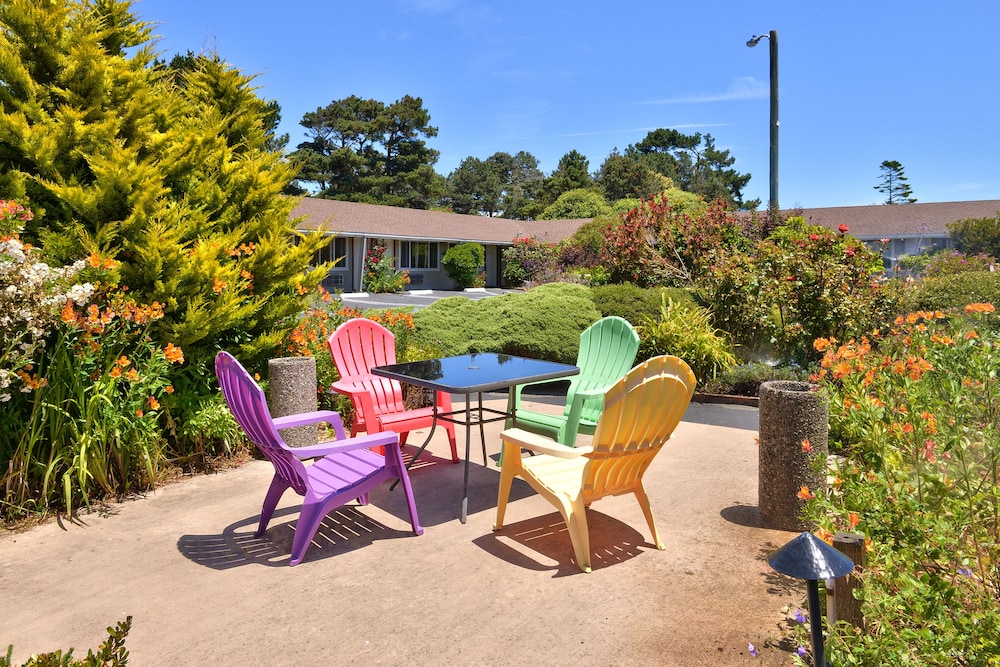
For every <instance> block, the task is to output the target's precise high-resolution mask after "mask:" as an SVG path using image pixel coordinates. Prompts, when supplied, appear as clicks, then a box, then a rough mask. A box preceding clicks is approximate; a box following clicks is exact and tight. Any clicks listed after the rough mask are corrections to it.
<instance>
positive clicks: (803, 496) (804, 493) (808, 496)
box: [795, 484, 816, 500]
mask: <svg viewBox="0 0 1000 667" xmlns="http://www.w3.org/2000/svg"><path fill="white" fill-rule="evenodd" d="M795 495H797V496H798V498H799V500H812V499H813V498H815V497H816V494H814V493H813V492H812V491H810V490H809V487H808V486H805V485H804V484H803V485H802V488H801V489H799V492H798V493H797V494H795Z"/></svg>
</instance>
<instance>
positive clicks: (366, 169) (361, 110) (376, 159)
mask: <svg viewBox="0 0 1000 667" xmlns="http://www.w3.org/2000/svg"><path fill="white" fill-rule="evenodd" d="M430 120H431V116H430V114H429V113H428V112H427V110H426V109H424V106H423V100H421V99H420V98H419V97H411V96H409V95H405V96H403V98H402V99H399V100H396V101H395V102H393V103H391V104H385V103H383V102H379V101H378V100H374V99H367V100H365V99H361V98H360V97H358V96H356V95H351V96H350V97H346V98H344V99H342V100H334V101H333V102H331V103H330V104H328V105H327V106H325V107H320V108H318V109H316V111H313V112H309V113H307V114H305V115H304V116H303V117H302V121H301V123H300V124H301V125H302V126H303V127H305V128H306V131H307V134H308V136H309V140H308V141H304V142H302V143H300V144H299V145H298V147H297V149H296V151H295V152H294V153H293V154H292V159H293V161H294V162H295V163H297V164H298V165H299V166H300V171H299V176H298V180H299V181H301V182H305V183H313V184H315V185H316V186H318V187H319V189H320V193H319V196H321V197H327V198H330V199H345V200H348V201H359V202H365V203H369V204H384V205H387V206H405V207H407V208H422V209H426V208H428V207H430V205H431V203H432V202H434V201H436V200H437V199H438V198H439V197H440V196H441V194H443V191H444V179H443V178H442V177H441V176H440V175H438V174H437V173H435V171H434V168H433V165H434V163H435V162H437V159H438V151H436V150H433V149H431V148H428V147H427V142H426V141H424V139H422V138H421V137H435V136H437V128H436V127H433V126H432V125H431V124H430Z"/></svg>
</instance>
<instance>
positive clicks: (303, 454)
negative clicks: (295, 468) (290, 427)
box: [288, 431, 399, 459]
mask: <svg viewBox="0 0 1000 667" xmlns="http://www.w3.org/2000/svg"><path fill="white" fill-rule="evenodd" d="M398 445H399V434H398V433H396V432H394V431H380V432H379V433H366V434H365V435H359V436H357V437H355V438H347V439H344V440H334V441H332V442H321V443H319V444H317V445H309V446H307V447H289V448H288V451H290V452H291V453H292V454H294V455H295V456H296V457H298V458H300V459H314V458H316V457H318V456H327V455H328V454H335V453H337V452H349V451H351V450H354V449H368V448H371V447H385V446H398Z"/></svg>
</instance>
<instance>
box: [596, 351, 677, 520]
mask: <svg viewBox="0 0 1000 667" xmlns="http://www.w3.org/2000/svg"><path fill="white" fill-rule="evenodd" d="M694 388H695V380H694V375H693V374H692V373H691V370H690V368H688V366H687V364H685V363H684V362H683V361H681V360H680V359H678V358H677V357H670V356H660V357H654V358H652V359H650V360H649V361H646V362H644V363H642V364H639V365H637V366H636V367H635V368H633V369H632V370H631V371H629V373H628V374H627V375H626V376H625V377H623V378H622V379H621V380H619V381H618V382H617V383H616V384H615V385H614V386H613V387H612V388H611V389H609V390H608V391H607V392H606V393H605V396H604V410H603V412H602V414H601V418H600V421H598V424H597V429H596V431H595V433H594V439H593V443H592V446H593V448H594V451H593V453H592V454H590V455H589V457H590V459H591V462H590V464H589V470H588V478H587V480H586V482H585V484H584V490H585V494H586V495H587V497H588V498H589V499H595V500H596V499H597V498H600V497H602V496H606V495H618V494H621V493H628V492H631V491H633V490H634V488H635V485H636V484H637V483H638V482H639V481H640V480H641V479H642V475H643V474H644V473H645V471H646V469H647V468H648V467H649V464H650V463H651V462H652V461H653V458H654V457H655V456H656V454H657V453H658V452H659V451H660V449H661V448H662V447H663V445H664V444H665V443H666V442H667V440H669V439H670V436H671V434H673V432H674V429H675V428H676V427H677V424H678V423H679V422H680V420H681V418H682V417H683V416H684V411H685V410H686V409H687V406H688V404H689V403H690V401H691V397H692V396H693V395H694Z"/></svg>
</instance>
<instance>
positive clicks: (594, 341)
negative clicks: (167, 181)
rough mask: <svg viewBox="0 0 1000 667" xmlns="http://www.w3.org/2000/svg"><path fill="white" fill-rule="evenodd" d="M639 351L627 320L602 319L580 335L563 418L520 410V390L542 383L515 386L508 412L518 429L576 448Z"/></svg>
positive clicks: (637, 338) (592, 431)
mask: <svg viewBox="0 0 1000 667" xmlns="http://www.w3.org/2000/svg"><path fill="white" fill-rule="evenodd" d="M638 351H639V335H638V334H637V333H636V332H635V329H633V328H632V325H631V324H629V323H628V320H625V319H623V318H621V317H605V318H603V319H600V320H598V321H597V322H594V323H593V324H592V325H590V326H589V327H588V328H587V329H586V330H585V331H584V332H583V333H582V334H580V352H579V354H578V355H577V358H576V365H577V366H579V367H580V374H579V375H574V376H573V377H571V378H569V383H570V384H569V390H568V391H567V392H566V408H565V409H564V410H563V412H562V414H558V415H553V414H546V413H542V412H535V411H533V410H527V409H522V408H521V392H522V390H523V389H524V388H525V387H528V386H536V385H541V384H545V382H535V383H532V384H530V385H518V386H517V387H515V388H514V389H513V390H512V391H511V393H510V397H509V399H508V400H509V406H508V408H511V407H512V408H513V409H514V415H515V417H514V419H515V420H516V421H517V428H520V429H523V430H525V431H530V432H531V433H537V434H539V435H544V436H547V437H549V438H552V439H553V440H555V441H556V442H559V443H561V444H563V445H567V446H569V447H575V446H576V436H577V434H578V433H587V434H591V435H593V433H594V429H595V428H596V427H597V420H598V419H599V418H600V416H601V408H602V406H603V404H604V393H605V392H606V391H607V390H608V389H609V388H610V387H611V386H612V385H613V384H614V383H615V382H617V381H618V380H620V379H621V378H623V377H625V374H626V373H628V372H629V370H630V369H631V368H632V365H633V364H634V363H635V355H636V353H637V352H638ZM550 382H552V381H550ZM508 412H510V409H508ZM506 425H507V428H511V426H513V424H512V421H511V420H510V419H508V420H507V424H506Z"/></svg>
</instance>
